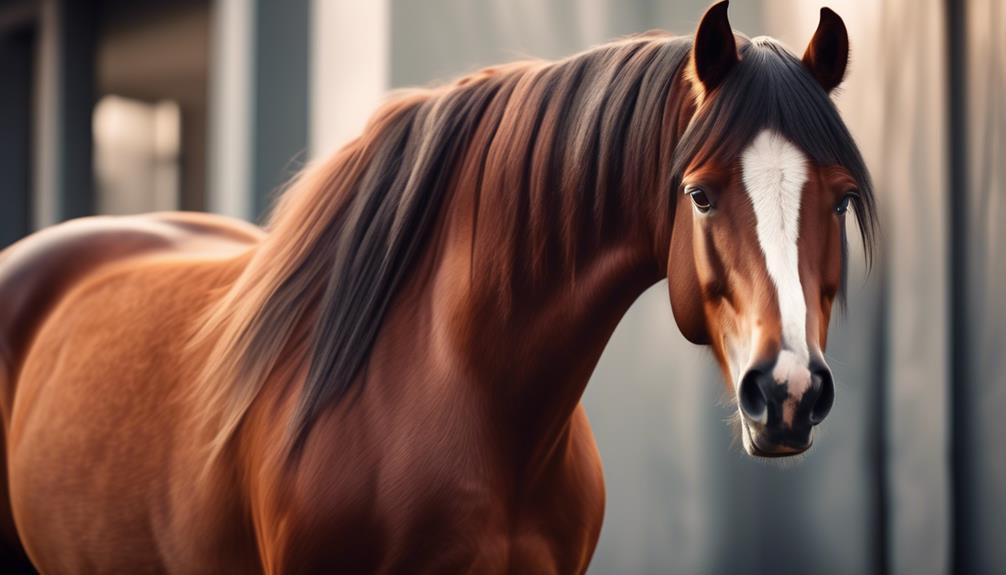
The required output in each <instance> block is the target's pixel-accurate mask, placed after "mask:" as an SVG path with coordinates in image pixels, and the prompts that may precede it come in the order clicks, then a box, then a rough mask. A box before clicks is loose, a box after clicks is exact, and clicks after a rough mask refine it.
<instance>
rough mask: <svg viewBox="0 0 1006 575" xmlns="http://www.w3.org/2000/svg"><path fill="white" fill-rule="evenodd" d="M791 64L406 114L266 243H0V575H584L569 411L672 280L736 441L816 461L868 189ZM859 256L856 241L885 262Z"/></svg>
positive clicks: (551, 78) (828, 18)
mask: <svg viewBox="0 0 1006 575" xmlns="http://www.w3.org/2000/svg"><path fill="white" fill-rule="evenodd" d="M847 62H848V37H847V33H846V29H845V26H844V24H843V23H842V20H841V18H840V17H839V16H838V15H836V14H835V13H834V12H832V11H830V10H828V9H826V8H825V9H822V11H821V14H820V23H819V25H818V28H817V30H816V32H815V34H814V36H813V38H812V40H811V41H810V43H809V45H808V47H807V49H806V51H805V53H804V54H803V56H802V58H801V57H797V56H796V55H794V54H793V53H791V52H790V51H788V50H787V49H786V48H785V47H783V46H782V45H781V44H780V43H778V42H776V41H774V40H772V39H770V38H764V37H761V38H754V39H750V38H748V37H746V36H744V35H742V34H739V33H738V34H735V33H734V32H733V30H732V29H731V26H730V23H729V20H728V18H727V2H720V3H719V4H716V5H714V6H712V7H711V8H710V9H709V10H708V11H707V12H706V13H705V15H704V16H703V18H702V20H701V23H700V24H699V26H698V28H697V31H696V32H695V34H694V35H692V36H683V37H674V36H671V35H668V34H666V33H662V32H653V33H646V34H642V35H639V36H632V37H627V38H623V39H620V40H617V41H614V42H612V43H608V44H605V45H601V46H599V47H596V48H594V49H591V50H588V51H586V52H583V53H580V54H577V55H574V56H572V57H569V58H566V59H564V60H559V61H525V62H518V63H512V64H506V65H502V66H499V67H494V68H489V69H485V70H482V71H479V72H476V73H473V74H470V75H468V76H465V77H463V78H461V79H459V80H457V81H454V82H453V83H450V84H447V85H444V86H440V87H434V88H428V89H417V90H410V91H405V92H402V93H399V94H397V95H395V96H393V97H392V98H390V99H389V101H388V102H386V103H385V104H384V105H383V107H382V108H380V109H379V111H378V112H376V113H375V115H374V116H373V117H372V118H371V120H370V122H369V124H368V126H367V127H366V129H365V130H364V132H363V133H362V134H361V135H360V136H359V137H358V138H357V139H356V140H354V141H352V142H350V143H349V144H347V145H346V146H345V147H344V148H342V149H341V150H339V151H338V152H336V153H335V154H334V155H332V156H331V157H329V158H326V159H324V160H321V161H320V162H319V163H317V164H315V165H311V166H309V167H308V168H307V169H305V170H304V171H303V172H302V173H301V174H300V175H299V176H297V177H296V178H295V179H294V180H293V181H292V182H291V183H290V184H289V186H288V187H287V189H286V190H285V191H284V193H283V194H282V195H281V197H280V198H279V200H278V203H277V205H276V206H275V209H274V211H273V213H272V215H271V216H270V219H269V221H268V223H267V225H266V226H265V230H264V231H263V230H261V229H259V228H257V227H255V226H252V225H250V224H245V223H241V222H238V221H235V220H231V219H228V218H224V217H221V216H215V215H208V214H184V213H160V214H152V215H145V216H128V217H116V218H112V217H96V218H86V219H82V220H76V221H71V222H67V223H64V224H60V225H57V226H55V227H52V228H49V229H46V230H43V231H41V232H39V233H36V234H34V235H32V236H29V237H27V238H26V239H24V240H22V241H20V242H19V243H17V244H14V245H13V246H12V247H10V248H8V249H7V250H6V251H4V252H2V254H0V414H2V417H3V434H4V436H3V439H4V441H3V449H4V454H3V458H2V461H3V465H4V470H3V471H4V473H3V477H4V483H3V486H2V489H3V493H2V497H0V501H2V502H3V503H2V507H0V528H2V535H3V542H4V558H5V559H4V560H5V561H7V563H6V567H7V569H6V570H5V572H8V571H13V570H14V569H15V568H16V567H17V566H18V565H20V566H22V567H25V568H28V563H27V562H28V561H30V563H31V564H32V565H34V567H35V568H36V569H38V570H39V571H41V572H45V573H82V572H103V573H126V572H128V573H141V572H173V573H219V572H248V573H270V574H285V573H315V572H323V573H399V572H409V573H418V572H422V573H440V572H462V571H464V572H474V573H503V572H514V573H583V572H584V571H585V570H586V568H587V565H588V563H589V561H590V559H591V555H592V553H593V551H594V548H595V545H596V543H597V540H598V537H599V533H600V529H601V523H602V517H603V512H604V503H605V496H604V482H603V477H602V470H601V462H600V457H599V454H598V450H597V447H596V445H595V442H594V438H593V436H592V433H591V429H590V425H589V422H588V420H587V417H586V415H585V413H584V410H583V407H582V406H581V404H580V397H581V394H582V393H583V391H584V388H585V386H586V384H587V381H588V378H589V376H590V374H591V372H592V370H593V368H594V366H595V364H596V363H597V361H598V359H599V356H600V354H601V352H602V350H603V348H604V346H605V343H606V341H607V340H608V338H609V337H610V335H611V333H612V331H613V330H614V328H615V326H616V324H617V323H618V321H619V319H620V318H621V317H622V315H623V314H624V313H625V312H626V310H627V309H628V307H629V306H630V305H631V304H632V302H633V301H634V300H635V299H636V298H637V297H638V296H639V295H640V294H641V293H642V292H643V291H644V290H645V289H647V287H649V286H651V285H653V284H655V283H657V282H659V281H661V280H662V279H664V278H666V279H667V280H668V286H669V288H668V292H669V298H670V301H671V307H672V312H673V317H674V318H675V321H676V322H677V325H678V326H679V328H680V330H681V332H682V334H683V335H684V336H685V337H686V338H687V339H688V340H690V341H691V342H694V343H696V344H699V345H707V346H709V347H710V348H711V349H712V351H713V354H714V356H715V358H716V360H717V361H718V363H719V365H720V366H721V369H722V372H723V376H724V382H725V386H726V389H727V390H728V393H729V394H730V396H731V397H732V398H734V400H735V402H736V414H737V415H736V417H737V421H738V427H739V433H740V436H741V438H742V443H743V447H744V449H745V450H746V452H747V453H749V454H751V455H753V456H761V457H775V456H788V455H794V454H796V453H800V452H802V451H804V450H806V449H807V448H808V447H810V445H811V443H812V432H813V429H814V427H815V426H817V425H818V424H820V423H821V422H822V421H823V420H824V418H825V416H826V415H827V414H828V412H829V410H830V409H831V407H832V405H833V402H834V396H835V391H834V382H833V378H832V375H831V372H830V371H829V368H828V365H827V362H826V360H825V358H824V355H823V350H824V349H825V347H826V344H827V335H828V325H829V320H830V316H831V311H832V307H833V303H834V302H835V301H836V300H839V302H841V301H842V294H843V293H844V283H845V282H844V277H845V268H846V265H847V264H846V262H847V259H848V255H847V250H846V247H845V246H846V244H847V238H846V231H845V228H846V221H845V220H846V214H847V212H848V210H849V208H850V207H851V208H853V212H854V214H855V216H856V218H857V222H858V227H859V230H860V232H861V234H862V240H863V241H864V243H865V244H866V246H867V247H869V246H871V245H872V242H873V238H874V237H875V234H876V230H875V228H876V223H875V219H876V218H875V202H874V196H873V192H872V188H871V183H870V178H869V174H868V171H867V169H866V167H865V164H864V162H863V159H862V157H861V155H860V153H859V151H858V150H857V148H856V144H855V142H854V141H853V139H852V137H851V135H850V133H849V131H848V130H847V128H846V127H845V125H844V124H843V122H842V119H841V117H840V115H839V113H838V111H837V109H836V107H835V105H834V103H833V102H832V100H831V97H830V95H831V92H832V91H833V90H834V89H835V88H836V87H837V86H838V85H839V84H840V83H841V82H842V80H843V78H844V76H845V70H846V67H847ZM869 253H870V252H869V249H867V254H869Z"/></svg>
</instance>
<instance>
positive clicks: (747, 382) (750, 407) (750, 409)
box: [738, 370, 768, 421]
mask: <svg viewBox="0 0 1006 575" xmlns="http://www.w3.org/2000/svg"><path fill="white" fill-rule="evenodd" d="M762 377H763V374H762V373H761V372H760V371H754V370H752V371H749V372H747V373H746V374H744V379H742V380H741V386H740V391H739V392H738V395H739V396H740V405H741V412H742V413H744V415H746V416H747V417H748V418H749V419H752V420H755V421H760V420H761V419H762V418H764V417H766V412H767V410H768V399H767V398H766V397H765V393H764V392H763V391H762V389H761V385H760V384H759V380H760V379H761V378H762Z"/></svg>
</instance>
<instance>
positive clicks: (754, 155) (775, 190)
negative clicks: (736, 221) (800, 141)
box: [741, 130, 810, 416]
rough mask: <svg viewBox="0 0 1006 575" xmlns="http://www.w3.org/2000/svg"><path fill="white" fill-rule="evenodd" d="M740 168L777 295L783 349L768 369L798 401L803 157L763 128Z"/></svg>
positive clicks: (802, 366)
mask: <svg viewBox="0 0 1006 575" xmlns="http://www.w3.org/2000/svg"><path fill="white" fill-rule="evenodd" d="M741 169H742V175H743V180H744V188H745V190H746V191H747V194H748V196H749V197H750V198H751V205H752V206H753V207H754V213H755V218H756V220H757V233H758V243H759V244H761V249H762V253H763V254H764V255H765V267H766V269H767V271H768V275H769V277H771V278H772V282H773V283H774V284H775V288H776V293H777V294H778V297H779V313H780V314H781V319H782V344H783V351H782V352H781V353H780V355H779V358H778V360H777V362H776V368H775V369H774V370H773V374H772V375H773V379H775V380H776V381H777V382H779V383H783V382H787V381H788V382H789V383H790V389H789V393H790V397H791V398H792V399H793V400H795V402H798V401H799V399H800V397H801V396H802V395H803V392H804V391H805V390H806V389H807V387H809V386H810V371H809V369H808V363H809V361H810V353H809V351H808V348H807V302H806V300H805V298H804V295H803V285H802V284H801V283H800V267H799V254H798V247H797V240H798V239H799V236H800V200H801V196H802V193H803V186H804V184H806V183H807V159H806V158H805V157H804V155H803V154H802V153H801V152H800V150H799V149H797V148H796V146H794V145H793V144H791V143H790V142H788V141H787V140H786V139H785V138H783V137H782V136H780V135H778V134H776V133H774V132H772V131H770V130H765V131H763V132H762V133H760V134H758V136H757V137H756V138H755V139H754V141H753V142H752V143H751V145H750V146H749V147H748V148H747V149H746V150H745V151H744V153H743V155H742V156H741ZM787 403H790V402H787ZM794 407H795V403H794ZM785 411H792V410H785ZM784 415H787V414H784ZM788 415H790V416H792V413H789V414H788Z"/></svg>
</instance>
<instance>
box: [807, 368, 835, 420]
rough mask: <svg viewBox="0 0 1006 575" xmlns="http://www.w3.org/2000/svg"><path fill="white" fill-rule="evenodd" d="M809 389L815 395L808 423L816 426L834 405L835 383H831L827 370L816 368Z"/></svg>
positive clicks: (829, 372) (829, 373)
mask: <svg viewBox="0 0 1006 575" xmlns="http://www.w3.org/2000/svg"><path fill="white" fill-rule="evenodd" d="M813 378H814V379H813V384H812V387H811V389H813V390H814V392H815V393H816V394H817V398H815V400H814V405H813V407H811V409H810V423H811V425H817V424H818V423H821V422H822V421H824V418H825V417H828V412H829V411H831V406H832V405H834V404H835V383H834V381H832V377H831V371H829V370H828V368H826V367H825V368H818V369H816V370H815V371H814V375H813Z"/></svg>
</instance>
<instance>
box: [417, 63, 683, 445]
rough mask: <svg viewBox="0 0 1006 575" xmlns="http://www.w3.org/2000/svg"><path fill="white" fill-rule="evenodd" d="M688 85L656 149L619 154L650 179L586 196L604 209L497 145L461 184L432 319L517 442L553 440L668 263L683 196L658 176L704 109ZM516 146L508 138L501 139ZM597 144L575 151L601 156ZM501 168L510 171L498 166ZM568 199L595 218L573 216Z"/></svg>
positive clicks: (674, 99)
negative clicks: (629, 314) (480, 170)
mask: <svg viewBox="0 0 1006 575" xmlns="http://www.w3.org/2000/svg"><path fill="white" fill-rule="evenodd" d="M689 90H690V87H689V85H688V82H687V81H686V80H685V79H684V77H683V76H682V77H681V78H679V79H677V80H675V82H674V85H673V86H672V88H671V92H670V93H669V95H668V103H669V105H668V108H667V110H666V112H665V115H664V125H663V126H662V127H661V134H659V135H658V134H653V138H654V143H653V144H652V146H651V148H650V149H649V150H648V151H649V153H650V154H651V155H649V156H647V157H641V156H639V157H630V156H628V155H622V156H620V157H619V161H622V162H623V165H622V166H621V169H622V170H623V172H624V171H626V170H653V171H654V173H652V174H646V175H643V176H640V177H638V178H636V179H635V181H638V182H651V183H654V184H655V187H654V189H640V190H634V192H636V193H635V194H629V193H625V192H624V191H623V190H619V189H610V188H606V187H605V181H606V180H607V179H606V178H604V177H603V176H601V175H599V176H598V177H596V178H594V180H595V181H596V182H597V186H596V188H595V190H594V191H593V192H594V193H592V194H587V195H586V197H589V198H591V199H593V200H594V202H593V203H594V206H600V208H601V209H602V210H604V211H603V212H601V213H599V212H595V211H594V209H593V208H594V206H586V207H585V206H582V205H577V202H582V200H583V198H584V197H585V196H584V194H583V193H582V190H580V191H577V190H575V189H574V188H573V187H571V186H561V185H559V186H558V187H557V188H556V189H557V190H558V194H556V193H555V192H556V189H549V188H548V187H547V186H543V185H540V184H542V182H538V184H539V185H536V184H535V182H533V181H531V183H528V180H527V178H529V177H530V179H531V180H534V175H533V174H534V170H533V168H532V167H531V166H528V165H521V164H507V165H504V164H502V163H496V164H494V160H493V157H492V156H493V151H490V152H488V159H486V160H485V164H484V166H483V167H484V169H485V170H487V172H486V176H485V177H484V178H483V179H482V180H481V181H479V182H478V184H477V185H469V186H467V187H465V186H462V187H460V188H459V189H457V190H456V191H455V193H454V195H453V201H452V203H451V206H450V209H449V211H448V215H447V217H446V224H445V227H444V232H443V237H442V239H441V242H440V249H439V250H438V252H439V254H440V255H439V260H438V263H436V264H435V265H434V272H433V274H432V275H433V279H432V281H431V282H430V289H431V290H432V291H433V296H434V297H431V298H430V299H429V301H432V302H434V303H433V308H434V309H433V313H432V314H431V317H433V318H437V320H435V321H437V322H438V323H439V325H437V326H435V327H434V329H435V330H436V331H437V332H439V333H440V334H442V335H444V336H446V338H447V341H450V342H452V345H451V347H452V349H453V350H454V353H455V354H456V355H457V356H458V357H459V358H460V361H461V362H462V363H463V364H464V369H465V372H466V373H467V374H468V375H469V377H468V378H467V379H468V381H469V382H470V385H475V386H480V387H481V388H482V389H481V392H483V393H488V394H489V395H490V396H491V397H492V398H493V402H492V405H494V406H495V410H496V413H495V415H496V416H498V417H499V418H500V420H501V421H500V424H501V425H503V426H508V425H509V426H511V432H512V433H513V434H514V436H513V439H515V440H516V443H515V444H516V445H521V446H535V447H534V449H533V450H532V451H535V452H541V451H542V450H544V451H545V452H550V451H551V447H550V446H552V445H555V441H556V440H557V439H558V438H559V437H560V434H561V433H563V432H564V430H566V429H568V424H569V421H570V418H571V417H572V415H573V413H574V410H575V409H576V408H577V405H578V404H579V400H580V397H581V395H582V394H583V391H584V389H585V387H586V384H587V381H588V380H589V378H590V374H591V373H592V371H593V369H594V367H595V365H596V364H597V361H598V360H599V359H600V356H601V353H602V351H603V349H604V346H605V344H606V343H607V341H608V339H609V338H610V336H611V334H612V332H613V331H614V329H615V327H616V325H617V324H618V322H619V320H620V319H621V317H622V316H623V315H624V314H625V312H626V311H627V310H628V308H629V306H630V305H631V304H632V303H633V302H634V301H635V300H636V299H637V298H638V297H639V295H641V294H642V292H643V291H645V290H646V288H647V287H649V286H651V285H653V284H654V283H656V282H657V281H659V280H660V279H661V278H662V277H664V275H665V274H666V262H667V246H668V245H669V238H670V231H671V230H670V226H671V223H670V222H671V221H673V198H672V197H671V196H673V195H674V194H672V193H671V192H670V191H669V190H666V189H664V188H665V187H666V186H662V183H663V182H665V181H666V179H667V178H666V176H667V174H666V170H667V169H668V168H669V167H670V165H671V162H670V154H671V152H672V151H673V149H674V145H675V144H676V142H677V139H678V138H679V137H680V135H681V133H683V131H684V129H685V127H686V126H687V122H688V120H689V119H690V117H691V114H692V113H693V111H694V104H693V100H692V98H691V96H690V91H689ZM657 142H659V143H657ZM597 151H598V150H597V149H595V150H593V152H594V153H596V152H597ZM510 152H511V151H508V150H507V148H506V146H505V145H504V146H502V150H498V153H500V154H502V155H508V154H510ZM590 153H591V152H589V151H587V152H585V153H580V151H573V152H572V153H567V154H565V156H566V157H569V158H577V159H580V160H583V161H586V162H597V163H598V164H595V165H599V164H600V163H601V162H602V161H603V158H600V157H591V155H590ZM527 160H528V161H529V162H532V163H533V162H535V161H536V160H535V159H534V158H533V157H530V156H528V157H527ZM494 168H495V169H502V170H509V172H505V173H502V174H500V173H496V174H493V173H490V172H491V171H492V170H493V169H494ZM557 169H558V170H559V171H560V172H562V173H568V171H569V170H575V169H577V168H576V167H573V166H568V165H562V166H558V168H557ZM529 172H530V173H531V174H532V175H531V176H528V175H527V174H528V173H529ZM520 174H524V175H523V176H521V175H520ZM520 178H524V181H523V183H521V182H520V181H519V179H520ZM542 180H548V178H547V177H542ZM611 181H612V182H614V181H615V180H611ZM549 183H554V182H552V181H550V182H549ZM515 190H516V192H515ZM619 193H622V194H623V195H622V197H621V198H618V197H616V194H619ZM569 209H574V210H575V209H580V213H581V215H582V214H584V213H586V214H592V213H593V214H594V215H595V216H596V217H594V218H591V217H589V215H588V216H587V217H580V218H579V219H576V220H575V221H573V223H571V218H569V213H568V211H567V210H569ZM584 221H587V222H589V223H587V224H585V225H579V226H578V223H577V222H579V224H583V222H584ZM438 339H440V338H438Z"/></svg>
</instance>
